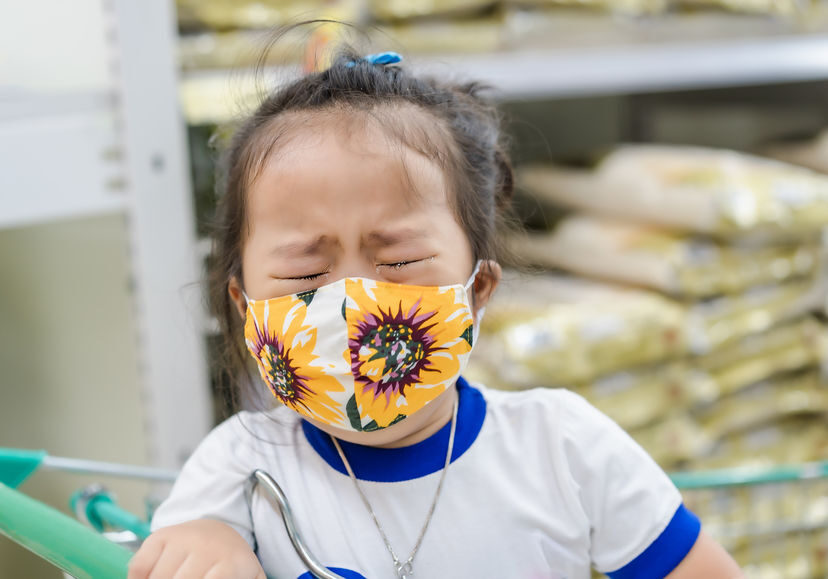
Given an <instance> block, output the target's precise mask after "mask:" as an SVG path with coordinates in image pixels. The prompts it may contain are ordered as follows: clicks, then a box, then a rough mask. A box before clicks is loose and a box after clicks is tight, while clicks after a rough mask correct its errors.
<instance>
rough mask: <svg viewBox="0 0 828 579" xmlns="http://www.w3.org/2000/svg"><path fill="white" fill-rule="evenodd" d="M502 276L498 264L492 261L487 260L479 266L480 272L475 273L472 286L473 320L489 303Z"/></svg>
mask: <svg viewBox="0 0 828 579" xmlns="http://www.w3.org/2000/svg"><path fill="white" fill-rule="evenodd" d="M502 276H503V270H502V269H501V268H500V264H499V263H497V262H496V261H494V260H493V259H487V260H486V261H484V262H483V263H482V264H480V271H479V272H477V277H476V278H475V279H474V284H473V285H472V290H473V291H472V301H473V303H472V310H473V312H472V313H473V314H474V317H475V318H477V314H478V312H479V311H480V310H481V309H482V308H484V307H486V304H488V303H489V299H490V298H491V297H492V295H493V294H494V291H495V288H496V287H497V284H499V283H500V278H501V277H502Z"/></svg>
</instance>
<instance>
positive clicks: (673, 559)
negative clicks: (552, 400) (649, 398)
mask: <svg viewBox="0 0 828 579" xmlns="http://www.w3.org/2000/svg"><path fill="white" fill-rule="evenodd" d="M562 395H563V396H564V401H565V402H564V404H563V406H564V408H563V411H562V420H561V422H562V423H561V428H562V437H563V445H564V452H565V454H566V456H567V462H568V465H569V468H570V471H571V475H572V477H573V484H574V486H575V492H576V494H577V496H578V498H579V500H580V502H581V505H582V507H583V509H584V511H585V512H586V515H587V517H588V519H589V521H590V534H591V544H590V557H591V559H592V562H593V565H594V566H595V568H596V569H597V570H598V571H601V572H602V573H606V574H608V575H609V576H610V577H613V578H620V579H626V578H627V577H636V578H638V579H649V578H662V577H664V576H666V575H668V574H669V573H670V572H671V571H672V570H673V569H674V568H675V567H676V566H677V565H678V564H679V563H680V562H681V561H682V560H683V559H684V557H685V556H686V555H687V553H688V552H689V551H690V549H691V548H692V547H693V545H694V544H695V542H696V539H697V537H698V534H699V530H700V524H699V523H698V519H697V518H696V517H695V516H694V515H693V514H692V513H690V511H688V510H687V509H686V508H684V507H683V506H682V499H681V494H680V493H679V491H678V489H676V487H675V485H674V484H673V483H672V481H671V480H670V478H669V477H668V476H667V475H666V474H665V473H664V471H663V470H662V469H661V468H660V467H659V466H658V465H657V464H656V463H655V461H654V460H653V459H652V458H651V457H650V456H649V455H648V454H647V453H646V452H645V451H644V449H642V448H641V447H640V446H639V445H638V443H636V442H635V441H634V440H633V439H632V438H631V437H630V436H629V435H628V434H627V433H626V432H624V430H622V429H621V428H620V427H619V426H618V425H617V424H615V422H613V421H612V420H610V419H609V418H608V417H607V416H605V415H604V414H602V413H601V412H599V411H598V410H596V409H595V408H594V407H592V406H591V405H590V404H589V403H587V402H586V400H584V399H583V398H581V397H580V396H578V395H577V394H574V393H572V392H568V391H563V392H562Z"/></svg>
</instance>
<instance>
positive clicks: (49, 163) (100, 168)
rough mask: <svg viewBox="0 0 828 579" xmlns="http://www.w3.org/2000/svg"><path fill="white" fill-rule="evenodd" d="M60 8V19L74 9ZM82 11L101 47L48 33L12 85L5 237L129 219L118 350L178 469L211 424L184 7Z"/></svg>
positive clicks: (26, 25) (105, 6)
mask: <svg viewBox="0 0 828 579" xmlns="http://www.w3.org/2000/svg"><path fill="white" fill-rule="evenodd" d="M54 4H55V5H54V6H53V7H52V8H54V12H53V13H52V14H51V16H50V19H51V18H52V16H55V17H56V18H57V19H60V15H61V14H62V12H61V11H62V10H69V9H70V8H67V7H61V6H60V4H61V3H54ZM42 9H43V7H41V8H39V9H38V8H31V9H27V10H25V11H21V13H20V14H19V15H18V16H19V18H18V25H19V26H20V27H22V32H20V33H22V34H24V35H25V34H29V37H34V36H35V35H34V34H33V32H32V31H33V30H35V29H36V26H37V23H38V22H39V14H38V10H42ZM71 10H77V11H78V12H80V13H82V18H80V20H81V24H83V25H84V26H79V27H78V29H79V30H84V31H88V29H89V28H90V27H92V28H94V27H96V26H97V27H100V30H99V31H98V33H97V34H86V36H85V37H84V38H80V37H78V36H72V33H73V30H72V27H71V26H66V27H64V28H61V26H63V24H60V26H57V27H55V26H52V25H51V24H43V28H44V30H43V36H47V35H49V34H54V35H55V37H53V38H41V39H40V40H41V41H42V42H43V44H44V45H45V47H44V49H43V50H46V51H50V53H49V54H47V55H44V56H43V58H39V57H38V56H36V55H35V56H33V55H32V54H35V53H37V51H32V54H28V53H26V54H24V55H21V56H20V57H19V59H10V61H9V62H12V63H18V64H19V66H18V68H17V69H14V70H12V72H16V74H15V75H10V76H7V77H5V79H4V80H3V81H2V84H0V97H2V98H0V158H1V159H2V165H3V170H2V171H0V191H2V194H0V229H6V230H13V229H19V228H26V227H30V226H37V225H48V224H60V223H62V222H66V221H67V220H72V219H77V218H84V217H89V216H95V215H120V216H123V217H124V218H125V222H126V224H127V230H128V239H129V261H130V263H129V271H130V272H131V283H130V287H129V288H124V289H125V291H130V292H131V294H132V298H133V304H134V314H135V315H134V318H135V319H136V323H137V326H138V330H137V336H135V335H129V336H126V337H124V336H118V339H121V340H122V339H125V338H126V339H127V340H132V341H134V345H135V348H136V349H137V351H138V353H139V354H138V359H139V366H140V368H138V369H137V371H138V373H139V374H140V377H141V385H142V390H143V400H144V408H143V409H142V410H143V415H144V416H145V417H147V423H146V424H145V428H144V431H145V435H146V437H147V443H148V448H149V455H150V456H149V457H147V458H148V461H149V462H151V463H152V464H154V465H158V466H166V467H178V466H180V465H181V463H182V461H183V460H184V459H185V458H186V457H187V456H188V455H189V454H190V452H191V451H192V450H193V449H194V447H195V445H196V444H197V443H198V442H199V441H200V440H201V439H202V438H203V436H204V435H205V434H206V433H207V431H208V430H209V428H210V426H211V424H212V412H211V409H210V403H209V388H208V380H207V366H206V354H205V346H204V336H203V325H204V317H205V316H204V314H203V312H202V307H201V296H200V292H199V290H198V289H195V288H196V287H197V282H198V281H199V277H200V263H199V261H198V259H197V257H196V252H195V244H196V239H195V225H194V218H193V210H192V200H191V195H190V182H189V163H188V158H187V154H186V146H185V140H184V124H183V121H182V119H181V116H180V113H179V109H178V107H177V105H176V101H177V99H176V90H177V73H176V68H175V66H176V65H175V62H176V59H175V57H174V54H175V48H174V39H175V30H176V26H175V20H174V17H175V16H174V6H173V4H172V2H169V1H168V0H151V1H148V2H140V3H135V2H131V1H129V0H113V1H112V2H85V3H83V4H80V5H78V6H76V7H73V8H71ZM53 28H54V30H52V29H53ZM27 30H28V32H26V31H27ZM148 39H151V41H148ZM12 42H13V40H12V39H11V38H10V40H9V43H10V44H11V43H12ZM58 42H62V43H63V44H64V45H65V51H64V53H63V54H60V55H56V54H54V46H53V44H50V43H58ZM11 48H12V47H11V46H9V54H11V53H12V51H11ZM18 61H22V62H18ZM29 69H30V70H29ZM149 87H152V88H151V90H149ZM6 274H8V275H14V272H6ZM88 291H89V292H94V291H95V288H94V287H90V288H88ZM102 355H105V353H102ZM131 370H132V369H130V371H131ZM54 387H55V388H59V387H60V385H55V386H54ZM113 387H118V385H113ZM35 410H36V409H34V408H33V409H30V411H31V412H35ZM98 411H100V412H109V413H119V412H125V411H129V409H120V408H100V409H98ZM66 420H72V417H66Z"/></svg>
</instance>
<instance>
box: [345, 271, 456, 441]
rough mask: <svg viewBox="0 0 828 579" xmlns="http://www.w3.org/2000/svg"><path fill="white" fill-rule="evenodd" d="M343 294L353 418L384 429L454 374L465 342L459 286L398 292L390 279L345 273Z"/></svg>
mask: <svg viewBox="0 0 828 579" xmlns="http://www.w3.org/2000/svg"><path fill="white" fill-rule="evenodd" d="M426 290H428V291H426ZM345 293H346V296H347V298H346V302H345V309H344V311H343V314H344V315H345V321H346V322H347V325H348V350H347V351H346V352H345V358H346V360H348V361H349V362H350V364H351V372H352V374H353V376H354V380H355V382H356V385H355V401H356V408H355V410H357V411H358V412H359V419H360V421H362V420H364V419H369V420H372V421H373V422H372V423H371V424H375V425H376V426H375V427H376V428H385V427H387V426H389V425H391V424H393V423H395V422H396V421H398V420H401V419H402V418H404V417H405V416H408V415H409V414H412V413H413V412H416V411H417V410H419V409H420V408H422V407H423V406H425V405H426V404H427V403H428V402H430V401H432V400H433V399H435V398H436V397H437V396H439V395H440V394H441V393H443V392H444V391H445V390H446V389H447V388H448V387H449V386H451V384H452V382H453V381H454V380H456V378H457V375H458V373H459V371H460V367H461V366H460V361H461V359H462V358H463V357H464V356H468V355H469V354H470V353H471V348H472V313H471V311H470V310H469V307H468V306H467V305H466V303H465V301H464V300H463V294H462V291H461V290H459V289H458V288H457V287H453V286H450V287H446V288H445V291H440V292H434V291H433V288H423V287H419V286H404V291H401V287H400V286H399V285H397V284H385V283H383V282H376V281H371V280H365V279H353V280H351V279H349V280H347V283H346V286H345ZM350 413H351V412H350V410H349V414H350ZM352 423H353V419H352Z"/></svg>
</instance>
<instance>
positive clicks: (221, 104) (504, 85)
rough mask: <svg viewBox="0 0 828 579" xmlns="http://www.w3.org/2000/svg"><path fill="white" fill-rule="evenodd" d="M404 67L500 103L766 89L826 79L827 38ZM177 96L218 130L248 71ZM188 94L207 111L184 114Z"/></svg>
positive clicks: (777, 37)
mask: <svg viewBox="0 0 828 579" xmlns="http://www.w3.org/2000/svg"><path fill="white" fill-rule="evenodd" d="M652 25H653V26H658V24H657V23H652ZM679 32H680V31H679ZM409 60H410V62H411V63H412V66H413V68H414V69H415V70H422V71H425V72H433V73H435V74H437V75H439V76H441V77H448V78H460V79H463V78H469V79H475V80H480V81H483V82H485V83H488V84H489V85H490V86H492V87H494V88H495V92H494V96H495V98H497V99H498V100H501V101H505V102H512V101H520V100H535V99H554V98H577V97H587V96H603V95H619V94H640V93H650V92H662V91H678V90H688V89H704V88H722V87H739V86H751V85H765V84H767V85H771V84H781V83H794V82H803V81H818V80H824V79H828V30H822V29H819V30H818V31H810V32H807V33H801V34H793V33H785V34H780V33H778V32H773V33H768V32H765V33H760V34H754V35H743V36H735V37H730V38H726V37H714V38H712V39H704V38H692V37H687V38H684V37H682V36H681V34H678V35H677V36H676V37H675V38H673V39H669V40H668V39H664V38H658V39H649V40H648V41H646V42H643V41H642V42H629V41H628V39H627V40H623V39H622V40H615V41H612V40H610V41H608V42H607V43H606V44H602V45H596V44H592V45H585V46H577V47H552V48H547V49H526V50H511V51H501V52H494V53H485V54H474V55H468V54H464V55H443V56H435V55H422V56H420V55H411V57H410V59H409ZM296 74H297V67H295V66H283V67H272V68H270V69H268V70H266V71H265V73H264V78H275V79H290V78H294V77H295V75H296ZM180 93H181V96H182V100H183V103H184V113H185V116H186V117H187V119H188V121H189V122H190V123H192V124H203V123H213V122H215V123H221V122H225V121H227V120H229V119H231V118H233V116H234V115H235V114H236V113H237V112H238V105H239V104H240V103H242V104H245V103H246V102H254V100H253V99H254V98H255V96H254V95H255V90H254V87H253V71H252V70H249V71H245V70H232V71H231V70H223V69H214V70H195V71H185V72H184V73H183V74H182V82H181V86H180ZM194 95H200V96H199V102H201V103H206V104H202V105H200V106H199V107H198V108H194V107H190V106H188V103H191V102H193V100H194Z"/></svg>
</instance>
